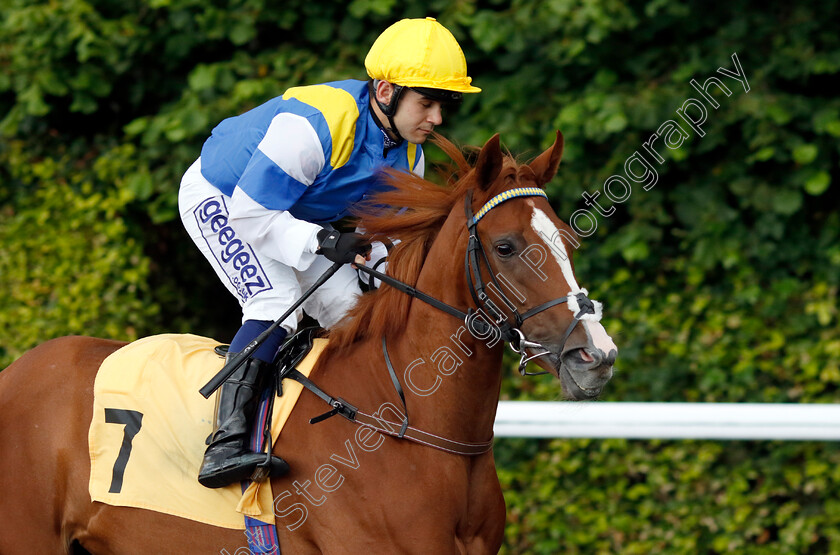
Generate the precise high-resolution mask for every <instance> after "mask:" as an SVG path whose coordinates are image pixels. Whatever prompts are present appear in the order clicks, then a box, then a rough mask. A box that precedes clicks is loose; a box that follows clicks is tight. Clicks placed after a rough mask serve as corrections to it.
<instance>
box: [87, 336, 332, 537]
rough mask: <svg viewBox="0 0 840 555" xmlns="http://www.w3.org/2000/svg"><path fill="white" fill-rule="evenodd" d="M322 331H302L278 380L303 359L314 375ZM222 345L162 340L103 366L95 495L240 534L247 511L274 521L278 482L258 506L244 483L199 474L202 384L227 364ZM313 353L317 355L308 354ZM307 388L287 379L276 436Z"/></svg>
mask: <svg viewBox="0 0 840 555" xmlns="http://www.w3.org/2000/svg"><path fill="white" fill-rule="evenodd" d="M316 332H317V329H315V330H302V332H301V333H298V334H297V335H295V336H294V337H292V338H290V339H289V340H288V341H287V342H286V344H285V345H284V347H288V348H284V349H283V351H282V354H281V357H280V361H282V363H280V362H278V364H277V367H278V378H277V380H276V382H270V383H272V384H274V383H276V384H279V383H280V381H281V380H280V378H279V376H280V375H281V374H280V372H279V370H280V369H281V368H282V369H283V373H288V372H289V371H290V369H293V367H290V365H293V364H297V365H298V371H299V372H301V373H302V374H304V375H307V376H308V375H309V372H310V371H311V369H312V367H313V366H314V363H315V361H316V360H317V354H318V353H319V352H320V351H321V350H322V349H323V347H324V345H325V344H326V341H325V340H321V339H319V340H318V341H315V336H316V335H317V333H316ZM218 345H219V343H218V342H217V341H214V340H212V339H209V338H204V337H199V336H195V335H179V334H167V335H161V336H152V337H148V338H144V339H141V340H139V341H135V342H134V343H130V344H129V345H127V346H125V347H123V348H122V349H120V350H118V351H116V352H115V353H114V354H112V355H111V356H109V357H108V358H107V359H106V360H105V361H104V362H103V364H102V366H101V367H100V370H99V372H98V374H97V377H96V381H95V384H94V406H93V416H92V420H91V427H90V430H89V436H88V440H89V449H90V458H91V476H90V483H89V492H90V494H91V498H92V500H94V501H99V502H102V503H106V504H110V505H118V506H128V507H138V508H144V509H149V510H154V511H158V512H163V513H167V514H172V515H176V516H181V517H183V518H188V519H191V520H197V521H199V522H204V523H207V524H213V525H215V526H221V527H225V528H234V529H240V530H242V529H244V527H245V525H244V522H243V519H242V515H243V513H244V514H248V515H251V516H254V517H255V518H257V519H259V520H262V521H263V522H266V523H268V524H273V522H274V514H273V502H272V496H271V491H270V488H268V487H262V488H260V489H259V491H257V492H256V495H252V496H251V497H250V498H249V499H250V500H253V501H255V503H253V504H252V505H245V504H243V503H242V500H243V499H244V497H245V496H243V493H242V491H241V488H240V487H239V484H233V485H231V486H228V487H226V488H219V489H209V488H205V487H204V486H201V485H200V484H199V483H198V482H197V481H196V479H195V477H196V476H197V475H198V469H199V466H200V464H201V458H202V454H203V452H204V448H205V445H204V438H205V437H206V436H207V434H208V433H209V432H210V431H211V428H212V423H211V419H212V414H213V400H211V399H205V398H204V397H202V396H201V395H200V394H199V393H198V389H199V388H200V387H201V386H202V385H203V384H205V383H206V382H207V380H208V379H209V378H210V377H211V376H212V375H213V374H215V373H216V372H218V370H219V368H220V366H221V365H222V364H223V360H222V359H221V358H220V357H219V355H218V354H217V353H216V352H214V348H215V347H216V346H218ZM306 354H310V355H311V357H310V358H309V359H307V360H303V359H304V358H305V356H306ZM276 387H279V385H274V387H273V388H276ZM273 388H272V387H270V389H273ZM302 390H303V386H302V385H300V384H299V383H297V382H294V381H293V382H286V384H285V387H283V394H284V395H283V397H282V398H277V397H274V403H273V407H272V409H271V411H270V413H271V424H270V426H269V428H270V430H271V438H272V441H276V440H277V438H278V436H279V434H280V430H281V429H282V427H283V425H284V424H285V422H286V421H287V420H288V418H289V415H290V414H291V412H292V409H293V407H294V402H295V401H296V400H297V398H298V396H299V395H300V392H301V391H302ZM272 397H273V396H272Z"/></svg>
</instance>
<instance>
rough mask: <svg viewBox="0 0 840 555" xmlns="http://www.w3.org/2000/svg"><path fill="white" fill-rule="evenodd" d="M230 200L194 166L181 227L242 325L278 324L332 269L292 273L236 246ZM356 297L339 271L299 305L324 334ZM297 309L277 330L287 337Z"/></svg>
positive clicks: (315, 266)
mask: <svg viewBox="0 0 840 555" xmlns="http://www.w3.org/2000/svg"><path fill="white" fill-rule="evenodd" d="M229 203H230V197H227V196H225V195H224V194H222V192H221V191H219V190H218V189H217V188H216V187H214V186H213V185H212V184H211V183H210V182H209V181H207V180H206V179H205V178H204V176H203V175H201V159H200V158H199V159H198V160H196V161H195V163H193V165H192V166H190V168H189V169H188V170H187V172H186V173H185V174H184V177H183V179H182V180H181V189H180V192H179V194H178V206H179V209H180V212H181V221H182V222H183V223H184V227H185V228H186V230H187V233H189V236H190V237H191V238H192V240H193V241H194V242H195V244H196V246H197V247H198V248H199V250H200V251H201V252H202V253H203V254H204V257H205V258H206V259H207V260H208V261H209V262H210V265H211V266H212V267H213V270H214V271H215V272H216V275H217V276H218V277H219V279H220V280H221V281H222V283H223V284H224V285H225V287H227V289H228V291H230V292H231V294H232V295H233V296H234V297H236V298H237V300H238V301H239V304H240V305H241V306H242V321H243V322H244V321H246V320H271V321H274V320H276V319H277V318H279V317H280V316H281V315H282V314H283V313H284V312H285V311H286V310H288V309H289V308H290V307H291V306H292V304H294V302H295V301H296V300H297V299H299V298H300V296H301V292H302V291H305V290H306V289H308V288H309V286H310V285H312V283H314V282H315V280H317V279H318V277H319V276H321V274H323V273H324V272H325V271H326V270H327V269H328V268H329V267H330V266H331V265H332V262H330V261H329V260H328V259H327V258H325V257H323V256H318V257H316V259H315V261H314V262H313V263H312V265H311V266H309V267H308V268H307V269H306V270H303V271H300V270H296V269H294V268H292V267H290V266H287V265H285V264H282V263H280V262H278V261H277V260H274V259H272V258H269V257H268V256H266V255H265V254H264V253H260V252H259V251H258V250H256V249H255V248H253V247H252V246H251V245H250V244H248V243H246V242H244V241H243V240H241V239H240V238H239V237H238V235H237V233H236V231H235V230H234V229H233V228H232V227H230V225H228V208H227V207H228V206H229ZM360 294H361V289H359V281H358V275H357V273H356V271H355V270H354V269H353V268H352V267H351V266H350V265H349V264H347V265H344V266H342V267H341V268H340V269H339V270H338V272H336V273H335V275H333V276H332V277H331V278H330V279H329V280H327V282H326V283H324V284H323V285H322V286H321V287H320V288H318V290H317V291H315V292H314V293H313V294H312V296H310V297H309V299H307V300H306V302H305V303H303V307H302V308H303V310H305V311H306V313H307V314H309V315H310V316H312V317H313V318H315V319H316V320H318V323H319V324H321V326H323V327H325V328H330V327H332V326H334V325H335V324H336V323H338V321H339V320H341V318H342V317H343V316H344V315H345V314H346V313H347V311H348V310H349V309H350V307H352V306H353V304H354V303H355V302H356V297H357V296H358V295H360ZM301 316H302V312H301V309H300V308H298V310H297V311H296V312H295V313H294V314H292V315H291V316H289V317H288V318H287V319H286V320H285V321H284V323H283V324H282V325H283V327H284V328H286V330H287V331H289V332H290V333H292V332H294V331H295V330H296V329H297V324H298V321H299V319H300V318H301Z"/></svg>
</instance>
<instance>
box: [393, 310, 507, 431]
mask: <svg viewBox="0 0 840 555" xmlns="http://www.w3.org/2000/svg"><path fill="white" fill-rule="evenodd" d="M419 304H420V301H414V303H413V306H412V309H411V312H410V316H409V322H408V325H407V326H406V330H405V333H404V334H403V335H402V336H401V338H400V339H399V340H398V341H397V342H396V344H397V345H398V346H399V355H398V356H399V357H400V359H401V360H400V361H399V362H400V365H399V366H398V365H397V362H396V361H395V362H394V367H395V370H397V375H398V376H399V378H400V381H401V382H402V384H403V387H404V388H405V389H406V392H405V393H406V403H407V406H408V414H409V422H410V424H411V425H412V426H414V427H416V428H420V429H423V430H426V431H428V432H431V433H434V434H437V435H442V436H445V437H447V438H450V439H454V440H457V441H464V442H481V441H486V440H487V439H489V438H490V437H491V435H492V433H493V421H494V419H495V416H496V406H497V405H498V402H499V389H500V386H501V362H502V355H501V349H500V348H499V346H496V347H495V348H488V347H487V346H486V345H485V344H483V343H482V342H480V341H477V340H476V339H475V338H474V337H472V336H471V335H470V333H469V331H467V330H466V328H465V326H464V324H463V322H459V321H458V320H456V319H455V318H454V317H452V316H450V315H448V314H445V313H443V312H440V311H438V310H436V309H434V308H430V307H428V306H425V305H424V306H419Z"/></svg>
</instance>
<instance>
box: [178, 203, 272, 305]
mask: <svg viewBox="0 0 840 555" xmlns="http://www.w3.org/2000/svg"><path fill="white" fill-rule="evenodd" d="M193 214H194V215H195V220H196V222H197V223H198V227H199V229H200V230H201V235H202V237H204V240H205V241H206V242H207V246H208V247H210V252H212V253H213V256H214V257H215V258H216V260H217V261H218V263H219V265H220V266H221V267H222V270H223V271H224V273H225V274H226V275H227V277H228V279H230V282H231V283H232V284H233V287H234V289H236V292H237V294H238V295H239V296H240V298H241V299H242V302H245V301H246V300H248V299H249V298H251V297H253V296H254V295H256V294H258V293H260V292H262V291H267V290H269V289H271V283H270V282H269V281H268V278H267V277H266V275H265V272H264V271H263V269H262V266H260V262H259V260H257V256H256V255H255V254H254V250H253V249H252V248H251V246H250V245H248V244H246V243H244V242H243V241H242V240H241V239H239V238H237V236H236V232H235V231H234V230H233V228H232V227H230V225H228V210H227V206H225V202H224V199H223V198H222V197H211V198H209V199H207V200H205V201H204V202H202V203H201V204H199V205H198V207H197V208H196V209H195V210H193Z"/></svg>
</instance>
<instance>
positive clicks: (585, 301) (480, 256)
mask: <svg viewBox="0 0 840 555" xmlns="http://www.w3.org/2000/svg"><path fill="white" fill-rule="evenodd" d="M518 197H543V198H548V197H547V196H546V194H545V191H543V190H542V189H539V188H537V187H520V188H517V189H510V190H508V191H505V192H503V193H500V194H498V195H496V196H495V197H493V198H491V199H490V200H489V201H487V202H486V203H485V204H484V206H482V207H481V209H479V210H478V212H476V213H475V215H473V213H472V191H468V192H467V195H466V198H465V199H464V210H465V212H466V216H467V230H468V231H469V235H470V236H469V242H468V244H467V253H466V256H465V259H464V271H465V274H466V277H467V283H468V284H469V288H470V295H471V296H472V299H473V301H474V302H475V303H476V306H477V307H478V310H475V309H472V308H470V309H468V310H467V312H463V311H461V310H458V309H457V308H455V307H453V306H450V305H448V304H446V303H444V302H442V301H439V300H438V299H436V298H434V297H431V296H429V295H427V294H425V293H423V292H422V291H418V290H417V289H415V288H414V287H411V286H410V285H408V284H406V283H403V282H401V281H399V280H396V279H394V278H392V277H391V276H388V275H386V274H383V273H382V272H378V271H376V270H373V269H371V268H368V267H366V266H359V267H358V269H359V270H360V271H363V272H365V273H367V274H370V275H371V276H373V277H375V278H377V279H379V280H380V281H382V282H383V283H387V284H388V285H390V286H391V287H394V288H395V289H398V290H400V291H402V292H403V293H406V294H408V295H410V296H412V297H416V298H418V299H419V300H421V301H423V302H425V303H427V304H430V305H432V306H434V307H435V308H437V309H439V310H442V311H444V312H446V313H448V314H451V315H453V316H455V317H456V318H458V319H460V320H462V321H463V322H464V324H465V325H466V326H467V328H468V329H470V330H472V331H475V332H476V333H477V334H479V335H480V336H487V335H489V333H490V332H491V330H490V329H489V327H490V325H491V323H490V322H487V321H485V320H482V319H478V318H476V314H477V313H479V312H483V313H484V314H486V315H487V316H489V317H490V318H491V319H492V320H493V322H492V325H495V326H496V327H498V329H499V331H500V332H501V337H502V339H504V340H505V341H506V342H507V343H509V344H510V347H511V349H513V351H514V352H515V353H516V354H518V355H519V356H520V358H519V373H520V374H522V375H523V376H526V375H527V376H538V375H541V374H547V373H548V372H527V371H526V370H525V368H526V366H527V365H528V362H529V361H531V360H533V359H535V358H539V357H541V356H543V355H547V354H550V353H551V351H550V350H549V349H547V348H546V347H545V346H543V345H542V344H540V343H537V342H534V341H530V340H528V339H527V338H526V337H525V334H524V333H523V332H522V330H521V329H520V328H521V327H522V325H523V323H524V322H525V320H527V319H528V318H531V317H532V316H536V315H537V314H539V313H540V312H543V311H544V310H547V309H549V308H551V307H553V306H556V305H559V304H562V303H567V306H568V308H569V310H570V311H571V312H572V314H573V316H574V318H573V320H572V322H571V323H570V324H569V327H568V328H567V329H566V333H565V334H564V336H563V341H562V342H561V343H560V351H559V352H560V353H562V352H563V348H564V347H565V345H566V340H567V339H568V338H569V336H570V335H571V334H572V332H573V331H574V329H575V327H576V326H577V324H578V322H580V321H581V320H584V319H585V320H591V321H594V322H598V321H600V320H601V303H599V302H598V301H592V300H590V299H589V297H588V296H587V294H588V293H587V291H586V289H580V290H579V291H577V292H569V294H568V295H567V296H565V297H559V298H557V299H554V300H551V301H548V302H545V303H542V304H541V305H538V306H536V307H534V308H531V309H529V310H527V311H525V312H524V313H520V312H519V311H518V310H516V307H514V306H513V304H512V303H511V302H510V301H509V300H507V299H506V298H505V297H504V295H501V294H500V297H501V299H502V301H503V302H504V304H505V305H507V308H508V309H509V312H510V313H511V315H510V316H507V315H506V314H505V313H504V312H503V311H502V310H500V309H499V307H498V306H497V305H496V303H494V302H493V301H492V300H491V299H490V297H489V296H488V295H487V292H486V291H485V289H486V288H487V284H486V281H485V279H484V277H483V275H482V272H481V261H482V260H483V261H484V264H485V265H486V266H487V268H488V269H490V268H491V266H490V260H489V259H488V257H487V253H486V252H485V250H484V247H483V246H482V244H481V239H479V237H478V231H477V229H476V226H477V224H478V222H479V220H481V219H482V218H483V217H484V216H486V215H487V213H488V212H490V210H492V209H493V208H495V207H497V206H499V205H500V204H502V203H503V202H505V201H508V200H511V199H514V198H518ZM490 280H491V282H492V283H493V286H494V287H495V288H496V291H498V292H499V293H501V291H502V289H501V286H500V285H499V282H498V281H497V279H496V276H494V275H493V273H492V271H491V272H490ZM511 318H512V322H511V321H510V320H511ZM528 349H531V350H535V349H539V350H540V352H537V353H535V354H532V355H529V354H528V353H527V350H528Z"/></svg>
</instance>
